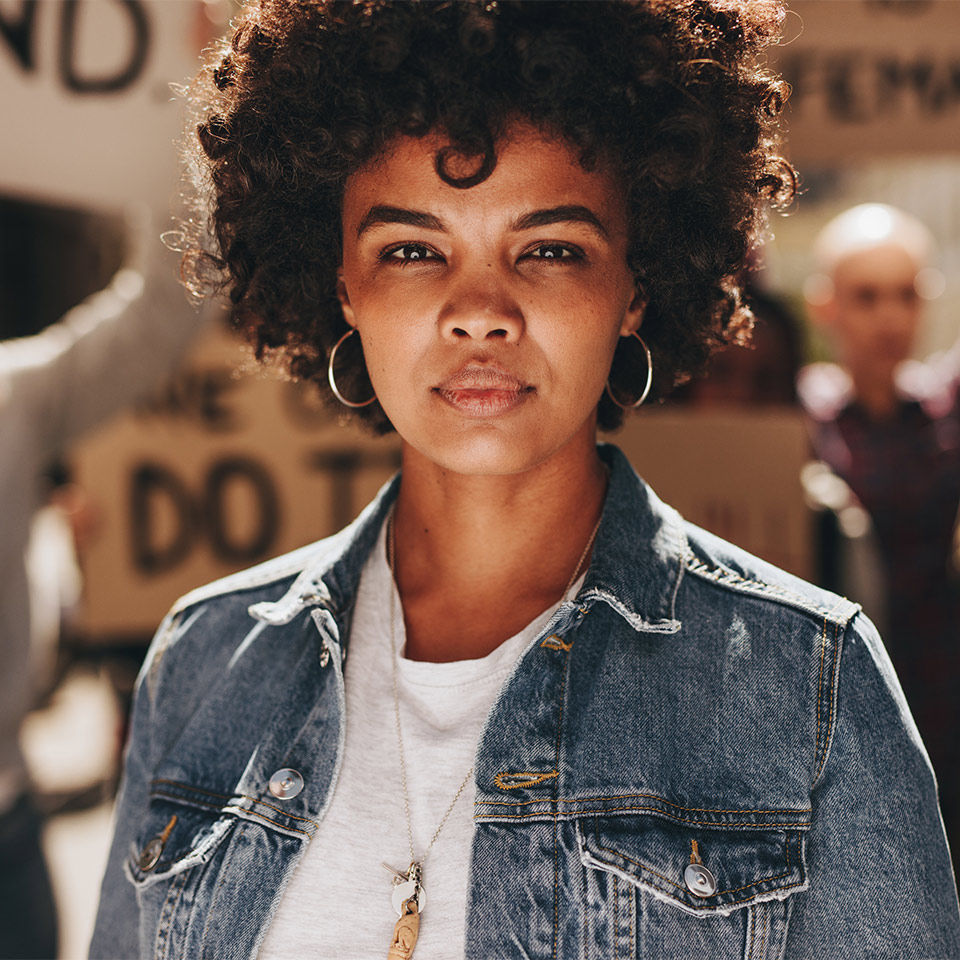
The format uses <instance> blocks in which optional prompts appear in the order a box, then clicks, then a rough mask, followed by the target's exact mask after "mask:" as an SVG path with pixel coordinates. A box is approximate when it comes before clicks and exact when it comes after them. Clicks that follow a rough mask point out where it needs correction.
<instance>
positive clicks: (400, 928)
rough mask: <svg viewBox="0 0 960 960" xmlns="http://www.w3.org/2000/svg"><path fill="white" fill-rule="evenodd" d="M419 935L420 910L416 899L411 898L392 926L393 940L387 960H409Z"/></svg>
mask: <svg viewBox="0 0 960 960" xmlns="http://www.w3.org/2000/svg"><path fill="white" fill-rule="evenodd" d="M419 935H420V910H419V908H418V907H417V898H416V897H415V896H413V897H411V898H410V899H409V900H407V901H406V903H404V905H403V913H402V914H401V915H400V919H399V920H397V922H396V923H395V924H394V926H393V939H392V940H391V941H390V949H389V950H388V951H387V960H410V958H411V957H412V956H413V951H414V948H415V947H416V945H417V937H418V936H419Z"/></svg>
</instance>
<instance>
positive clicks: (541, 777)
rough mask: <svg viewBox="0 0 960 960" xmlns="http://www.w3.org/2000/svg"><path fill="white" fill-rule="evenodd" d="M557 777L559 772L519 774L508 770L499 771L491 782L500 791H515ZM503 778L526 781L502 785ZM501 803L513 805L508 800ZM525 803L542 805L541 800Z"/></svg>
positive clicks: (527, 772)
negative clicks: (523, 778) (519, 778)
mask: <svg viewBox="0 0 960 960" xmlns="http://www.w3.org/2000/svg"><path fill="white" fill-rule="evenodd" d="M556 776H559V771H557V770H551V771H550V772H549V773H532V772H529V771H526V770H524V771H523V772H521V773H511V772H510V771H509V770H501V771H500V772H499V773H498V774H497V775H496V776H495V777H494V778H493V782H494V783H495V784H496V785H497V786H498V787H499V788H500V789H501V790H516V789H518V788H519V787H536V786H538V785H539V784H541V783H543V782H544V781H545V780H552V779H553V778H554V777H556ZM504 777H526V778H527V779H526V780H522V781H520V783H504V782H503V778H504ZM496 802H497V801H496V800H493V801H491V803H496ZM500 802H501V803H505V804H509V805H511V806H512V805H513V802H512V801H510V800H502V801H500ZM524 802H525V803H543V802H544V801H543V800H526V801H524Z"/></svg>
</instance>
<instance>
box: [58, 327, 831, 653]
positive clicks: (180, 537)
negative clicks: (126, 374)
mask: <svg viewBox="0 0 960 960" xmlns="http://www.w3.org/2000/svg"><path fill="white" fill-rule="evenodd" d="M238 369H241V370H242V371H245V372H241V373H237V372H236V371H237V370H238ZM614 440H615V442H616V443H617V444H618V445H620V446H621V448H622V449H623V450H624V451H625V452H626V453H627V455H628V456H629V457H631V459H632V461H633V463H634V464H635V465H636V466H637V468H638V469H639V470H640V471H641V472H642V473H643V474H644V476H645V477H646V478H647V479H648V481H649V482H650V483H651V484H652V485H653V486H654V488H655V489H656V490H657V492H658V493H659V494H660V495H661V496H662V497H663V498H664V499H665V500H667V501H668V502H670V503H672V504H674V505H675V506H676V507H677V508H678V509H679V510H680V511H681V512H682V513H684V514H685V515H686V516H687V517H688V518H689V519H691V520H693V521H694V522H696V523H699V524H702V525H703V526H706V527H708V528H710V529H712V530H713V531H714V532H716V533H718V534H720V535H721V536H725V537H727V538H729V539H731V540H734V541H735V542H738V543H739V544H741V545H742V546H745V547H746V548H747V549H749V550H753V551H755V552H757V553H759V554H760V555H762V556H764V557H765V558H766V559H768V560H770V561H772V562H773V563H777V564H780V565H782V566H784V567H786V568H787V569H790V570H792V571H793V572H795V573H798V574H800V575H807V576H808V575H809V573H810V558H811V542H810V537H811V532H812V531H811V526H810V523H809V522H808V515H807V512H806V508H805V507H804V506H803V500H802V494H801V492H800V485H799V473H800V467H801V465H802V463H803V461H804V459H805V457H806V441H805V436H804V431H803V426H802V424H801V423H800V421H799V418H798V417H797V416H794V415H791V414H773V415H766V414H763V415H753V414H742V413H737V414H733V413H730V414H703V413H699V412H694V411H687V410H680V411H647V412H644V413H643V414H642V415H641V416H639V417H636V418H632V419H631V420H630V422H629V425H628V427H627V428H626V429H625V430H623V431H622V432H620V433H618V434H617V435H616V436H615V437H614ZM73 462H74V467H75V472H76V479H77V480H78V482H79V483H80V484H81V485H82V486H83V488H84V489H85V490H86V491H88V493H89V495H90V496H91V497H92V498H93V500H94V504H95V507H96V511H97V513H98V515H99V533H98V536H97V537H96V539H95V540H94V542H93V543H92V544H91V545H90V547H89V548H88V549H87V551H86V552H85V555H84V556H83V558H82V562H83V571H84V577H85V593H84V596H85V600H84V616H83V623H82V632H83V633H84V634H85V635H86V636H87V637H88V638H89V639H90V641H91V642H115V641H127V640H130V639H142V640H144V641H145V640H146V639H147V638H148V637H149V635H150V634H151V633H152V632H153V630H154V629H155V628H156V626H157V624H158V623H159V621H160V619H161V618H162V617H163V615H164V613H166V611H167V609H169V607H170V605H171V604H172V603H173V602H174V601H175V600H176V599H177V597H179V596H180V595H182V594H184V593H186V592H188V591H189V590H192V589H193V588H195V587H197V586H200V585H201V584H203V583H206V582H208V581H210V580H214V579H217V578H218V577H222V576H225V575H226V574H228V573H231V572H233V571H235V570H239V569H243V568H244V567H248V566H250V565H252V564H255V563H257V562H259V561H261V560H265V559H268V558H270V557H273V556H277V555H279V554H281V553H284V552H286V551H288V550H292V549H295V548H296V547H300V546H303V545H304V544H307V543H310V542H312V541H313V540H317V539H319V538H321V537H324V536H326V535H328V534H331V533H334V532H335V531H337V530H339V529H341V528H342V527H343V526H345V525H346V524H347V523H348V522H349V521H350V520H352V519H353V518H354V517H355V516H356V515H357V514H358V513H359V512H360V510H361V509H362V508H363V507H364V506H365V505H366V504H367V503H368V502H369V501H370V500H371V499H372V498H373V496H374V494H375V493H376V491H377V490H378V489H379V487H380V486H381V484H382V483H384V482H385V481H386V480H387V479H388V478H389V477H390V476H391V474H392V473H393V472H394V471H395V470H396V469H397V468H398V466H399V462H400V461H399V441H398V438H397V437H396V436H395V435H394V436H391V437H383V438H375V437H372V436H370V435H368V434H366V433H364V432H362V431H361V430H360V429H359V428H357V427H348V426H344V425H343V424H342V423H341V422H339V420H338V419H337V418H336V417H331V416H330V414H329V413H327V412H326V411H325V410H323V409H321V408H320V407H319V405H318V402H317V398H316V395H315V394H312V393H311V392H310V389H309V388H307V387H304V386H298V385H295V384H292V383H290V382H287V381H282V380H279V379H277V378H275V377H272V376H270V375H267V374H264V373H262V372H260V371H258V370H257V369H255V368H253V366H252V364H251V363H250V362H249V360H248V358H247V355H246V353H245V352H244V350H243V348H241V346H240V345H239V344H238V343H237V342H236V341H235V340H234V339H233V338H232V337H230V336H228V335H227V334H226V333H223V332H222V331H220V330H214V331H211V332H210V333H209V335H208V336H207V337H206V339H205V340H204V341H203V342H202V343H201V344H200V345H199V346H198V347H197V348H196V349H195V351H194V352H193V354H192V356H191V359H190V361H189V363H188V364H187V365H186V368H185V369H184V370H183V371H182V372H181V374H180V375H179V376H178V378H177V380H176V382H175V383H174V384H173V385H172V386H171V387H170V388H169V390H167V391H166V393H165V394H164V395H163V396H162V397H161V398H160V399H159V400H158V401H156V402H154V403H152V404H151V405H149V406H145V407H142V408H141V409H140V410H138V411H135V412H132V413H129V414H126V415H124V416H122V417H119V418H117V419H115V420H113V421H111V422H110V423H109V424H107V425H106V426H104V427H103V428H101V429H100V430H99V431H97V432H96V433H94V434H92V435H90V436H88V437H87V438H86V439H84V440H83V441H82V442H81V443H80V444H79V445H78V446H77V447H76V448H75V450H74V455H73Z"/></svg>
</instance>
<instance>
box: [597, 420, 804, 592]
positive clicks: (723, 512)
mask: <svg viewBox="0 0 960 960" xmlns="http://www.w3.org/2000/svg"><path fill="white" fill-rule="evenodd" d="M612 439H613V440H614V442H615V443H616V444H617V445H618V446H619V447H620V448H621V449H622V450H623V452H624V453H625V454H626V455H627V456H628V457H629V458H630V462H631V463H632V464H633V465H634V467H635V468H636V469H637V471H638V472H639V473H640V474H641V476H643V478H644V479H645V480H646V481H647V483H649V484H650V485H651V486H652V487H653V489H654V490H655V491H656V493H657V495H658V496H659V497H660V499H661V500H665V501H666V502H667V503H669V504H670V505H671V506H673V507H676V508H677V510H679V511H680V513H682V514H683V516H684V517H686V518H687V520H689V521H691V523H695V524H697V525H698V526H701V527H704V528H705V529H707V530H709V531H710V532H711V533H715V534H717V535H718V536H720V537H723V538H724V539H726V540H729V541H731V542H732V543H735V544H736V545H737V546H739V547H743V548H744V549H745V550H748V551H750V552H751V553H754V554H756V555H757V556H759V557H762V558H763V559H764V560H767V561H769V562H770V563H773V564H776V565H777V566H778V567H782V568H783V569H784V570H788V571H789V572H790V573H793V574H796V575H797V576H798V577H802V578H804V579H805V580H809V579H811V578H812V577H813V576H814V574H815V562H814V523H813V518H812V515H811V511H810V509H809V507H807V506H806V504H805V502H804V494H803V490H802V487H801V485H800V471H801V469H802V468H803V465H804V464H805V463H806V462H807V461H808V460H810V451H809V441H808V438H807V431H806V427H805V426H804V423H803V419H802V417H801V415H800V413H798V412H795V411H793V410H789V409H784V410H782V411H781V410H778V409H776V408H768V409H766V410H764V409H756V410H749V409H736V408H733V407H730V408H727V409H720V408H718V409H716V410H704V409H695V408H676V407H674V408H670V407H667V408H665V409H661V410H657V409H650V410H646V411H643V412H642V413H641V414H640V415H639V416H636V417H633V418H631V419H630V420H628V422H627V426H626V427H625V428H624V430H623V431H622V432H620V433H618V434H616V435H615V436H614V437H613V438H612Z"/></svg>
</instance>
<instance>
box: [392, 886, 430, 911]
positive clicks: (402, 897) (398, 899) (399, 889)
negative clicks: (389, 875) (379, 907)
mask: <svg viewBox="0 0 960 960" xmlns="http://www.w3.org/2000/svg"><path fill="white" fill-rule="evenodd" d="M416 889H417V885H416V883H414V881H413V880H404V881H403V883H398V884H397V885H396V886H395V887H394V888H393V909H394V910H396V911H397V916H400V917H402V916H403V905H404V904H405V903H406V902H407V901H408V900H409V899H410V898H411V897H412V896H413V895H414V893H415V892H416ZM426 905H427V894H426V891H425V890H424V889H423V887H422V886H421V887H420V893H419V894H418V895H417V911H418V912H419V913H421V914H422V913H423V908H424V907H425V906H426Z"/></svg>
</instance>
